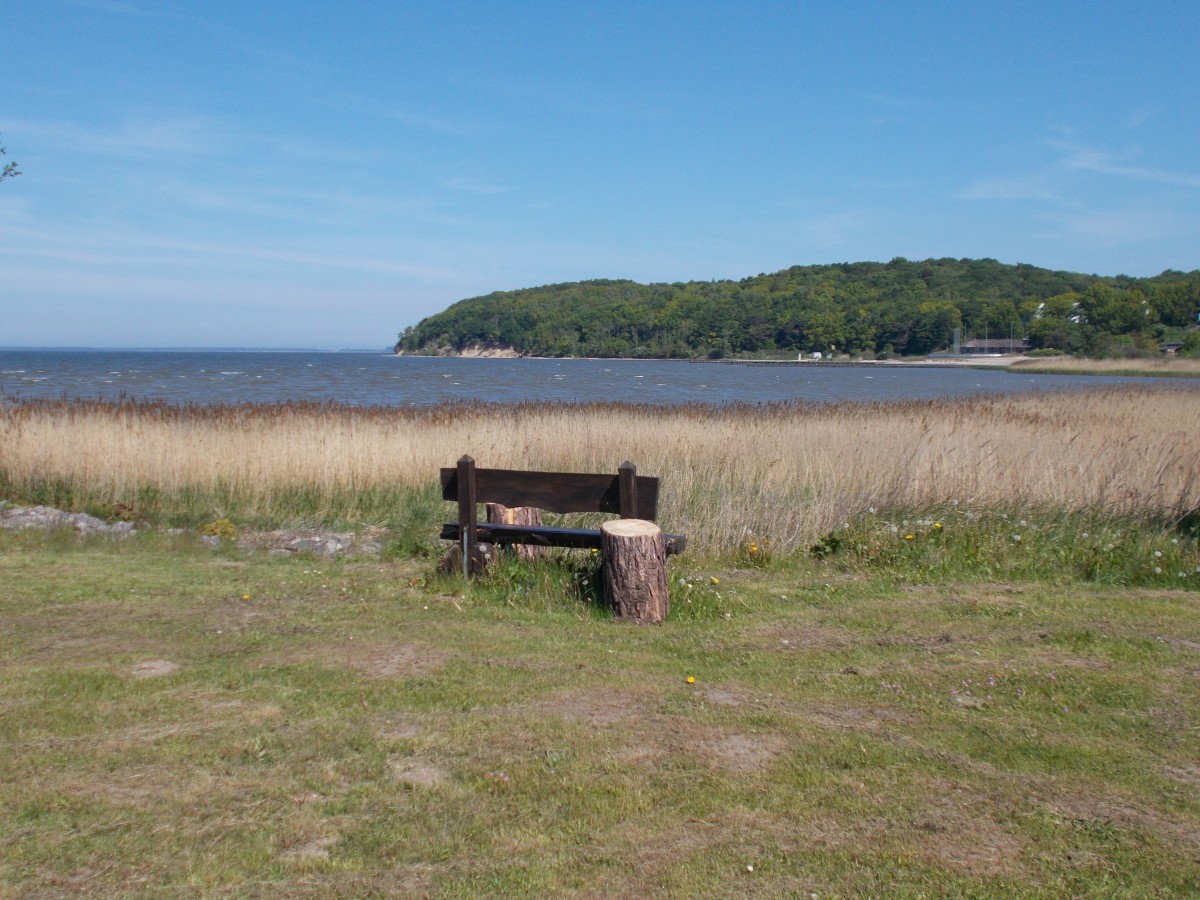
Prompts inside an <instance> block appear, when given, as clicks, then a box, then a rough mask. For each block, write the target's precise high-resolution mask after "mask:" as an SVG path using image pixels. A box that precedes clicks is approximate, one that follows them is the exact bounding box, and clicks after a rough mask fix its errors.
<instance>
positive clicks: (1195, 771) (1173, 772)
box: [1162, 763, 1200, 787]
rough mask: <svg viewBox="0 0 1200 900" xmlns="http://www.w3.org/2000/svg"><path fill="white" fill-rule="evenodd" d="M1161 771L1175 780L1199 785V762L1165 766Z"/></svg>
mask: <svg viewBox="0 0 1200 900" xmlns="http://www.w3.org/2000/svg"><path fill="white" fill-rule="evenodd" d="M1162 773H1163V774H1164V775H1166V776H1167V777H1168V778H1171V779H1174V780H1175V781H1182V782H1183V783H1184V784H1190V785H1194V786H1196V787H1200V764H1197V763H1185V764H1184V765H1182V766H1167V767H1165V768H1163V770H1162Z"/></svg>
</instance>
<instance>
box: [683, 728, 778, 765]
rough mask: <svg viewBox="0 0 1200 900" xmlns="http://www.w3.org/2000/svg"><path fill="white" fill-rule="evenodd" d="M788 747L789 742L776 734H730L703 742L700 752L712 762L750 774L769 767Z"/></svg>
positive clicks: (706, 759) (712, 763)
mask: <svg viewBox="0 0 1200 900" xmlns="http://www.w3.org/2000/svg"><path fill="white" fill-rule="evenodd" d="M786 747H787V743H786V742H785V741H784V740H783V739H782V738H780V737H777V736H775V735H764V734H730V735H726V736H725V737H719V738H710V739H708V740H705V741H702V742H701V743H700V752H701V754H702V755H703V756H704V759H705V761H706V762H708V763H709V764H710V765H714V766H716V767H717V768H721V769H726V770H728V771H730V772H737V773H739V774H748V773H751V772H758V771H760V770H761V769H765V768H766V767H767V766H769V765H770V764H771V763H773V762H774V761H775V760H776V759H778V758H779V755H780V754H781V753H783V751H784V749H786Z"/></svg>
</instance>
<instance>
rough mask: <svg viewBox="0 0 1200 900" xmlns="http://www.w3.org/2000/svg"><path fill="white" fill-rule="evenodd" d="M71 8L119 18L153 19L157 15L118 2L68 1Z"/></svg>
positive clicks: (94, 0)
mask: <svg viewBox="0 0 1200 900" xmlns="http://www.w3.org/2000/svg"><path fill="white" fill-rule="evenodd" d="M70 5H71V6H77V7H79V8H81V9H94V10H97V11H99V12H105V13H116V14H117V15H121V16H137V17H139V18H153V17H155V16H157V15H158V14H157V13H155V12H152V11H151V10H148V9H145V8H143V7H141V6H137V5H135V4H133V3H123V2H120V0H70Z"/></svg>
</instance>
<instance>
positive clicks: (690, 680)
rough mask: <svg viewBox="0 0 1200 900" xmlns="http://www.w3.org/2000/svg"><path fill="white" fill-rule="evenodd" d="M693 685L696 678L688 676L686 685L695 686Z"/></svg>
mask: <svg viewBox="0 0 1200 900" xmlns="http://www.w3.org/2000/svg"><path fill="white" fill-rule="evenodd" d="M695 683H696V676H695V675H689V676H688V684H695Z"/></svg>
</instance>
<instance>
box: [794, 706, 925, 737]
mask: <svg viewBox="0 0 1200 900" xmlns="http://www.w3.org/2000/svg"><path fill="white" fill-rule="evenodd" d="M798 714H799V716H800V717H801V718H803V719H807V720H808V721H810V722H812V723H813V724H815V725H820V726H821V727H822V728H848V729H854V730H860V731H879V730H881V729H884V728H888V727H890V726H894V725H898V724H915V722H914V721H913V720H912V719H911V718H910V717H908V716H906V715H905V714H904V713H901V712H900V711H898V710H895V709H891V708H889V707H866V706H850V705H845V706H813V707H809V708H808V709H804V710H800V711H799V712H798Z"/></svg>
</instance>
